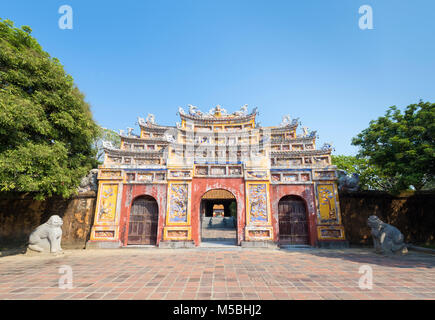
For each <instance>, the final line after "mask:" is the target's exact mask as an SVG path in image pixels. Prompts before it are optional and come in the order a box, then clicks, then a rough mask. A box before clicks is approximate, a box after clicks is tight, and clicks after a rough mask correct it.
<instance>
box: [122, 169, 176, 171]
mask: <svg viewBox="0 0 435 320" xmlns="http://www.w3.org/2000/svg"><path fill="white" fill-rule="evenodd" d="M121 170H124V171H166V170H168V169H121Z"/></svg>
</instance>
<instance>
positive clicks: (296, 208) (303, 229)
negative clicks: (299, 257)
mask: <svg viewBox="0 0 435 320" xmlns="http://www.w3.org/2000/svg"><path fill="white" fill-rule="evenodd" d="M278 219H279V242H280V244H308V243H309V237H308V221H307V212H306V208H305V203H304V201H303V200H302V199H300V198H298V197H291V196H290V197H285V198H283V199H282V200H281V201H280V202H279V204H278Z"/></svg>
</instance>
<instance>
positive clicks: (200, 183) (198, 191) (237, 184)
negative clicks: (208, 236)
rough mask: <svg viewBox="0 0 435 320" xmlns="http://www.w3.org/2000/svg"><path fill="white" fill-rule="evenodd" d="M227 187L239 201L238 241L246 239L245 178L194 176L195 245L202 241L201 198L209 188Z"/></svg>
mask: <svg viewBox="0 0 435 320" xmlns="http://www.w3.org/2000/svg"><path fill="white" fill-rule="evenodd" d="M213 189H225V190H227V191H229V192H231V193H232V194H233V195H234V196H235V197H236V201H237V243H238V244H239V245H240V243H241V241H243V240H244V231H245V220H246V215H245V182H244V180H243V178H227V179H225V178H193V179H192V199H191V210H190V212H191V226H192V239H193V240H194V241H195V245H197V246H198V245H199V244H200V243H201V225H200V212H199V209H200V203H201V198H202V196H203V195H204V193H206V192H207V191H209V190H213Z"/></svg>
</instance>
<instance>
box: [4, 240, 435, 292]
mask: <svg viewBox="0 0 435 320" xmlns="http://www.w3.org/2000/svg"><path fill="white" fill-rule="evenodd" d="M62 265H69V266H71V268H72V271H73V288H72V289H60V288H59V287H58V281H59V277H61V274H59V267H61V266H62ZM361 265H369V266H371V267H372V269H373V289H372V290H361V289H360V288H359V287H358V280H359V277H360V276H361V274H359V273H358V270H359V267H360V266H361ZM434 267H435V256H434V255H429V254H423V253H416V252H410V253H409V255H407V256H405V257H399V256H394V257H381V256H378V255H375V254H374V253H372V252H371V250H368V249H346V250H319V249H300V250H272V249H269V250H266V249H240V248H235V249H231V250H228V249H222V250H218V249H205V248H199V249H184V250H171V249H166V250H165V249H155V248H150V249H143V248H140V249H139V248H138V249H118V250H67V251H66V252H65V254H64V255H62V256H57V257H50V256H48V257H47V256H45V257H41V256H34V255H14V256H6V257H0V299H188V300H190V299H201V300H204V299H435V268H434Z"/></svg>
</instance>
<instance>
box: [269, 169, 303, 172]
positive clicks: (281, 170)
mask: <svg viewBox="0 0 435 320" xmlns="http://www.w3.org/2000/svg"><path fill="white" fill-rule="evenodd" d="M311 170H312V169H270V171H278V172H279V171H311Z"/></svg>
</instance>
